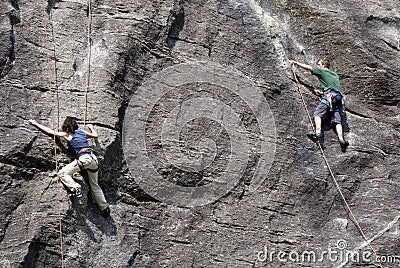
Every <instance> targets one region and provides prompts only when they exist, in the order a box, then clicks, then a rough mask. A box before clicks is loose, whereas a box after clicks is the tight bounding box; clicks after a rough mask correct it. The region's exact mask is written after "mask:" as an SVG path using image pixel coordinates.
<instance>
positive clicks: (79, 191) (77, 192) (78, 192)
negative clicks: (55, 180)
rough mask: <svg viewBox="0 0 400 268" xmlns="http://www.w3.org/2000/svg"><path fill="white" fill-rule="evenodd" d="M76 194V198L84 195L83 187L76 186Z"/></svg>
mask: <svg viewBox="0 0 400 268" xmlns="http://www.w3.org/2000/svg"><path fill="white" fill-rule="evenodd" d="M74 195H75V197H76V198H81V197H82V192H81V189H80V188H76V190H75V194H74Z"/></svg>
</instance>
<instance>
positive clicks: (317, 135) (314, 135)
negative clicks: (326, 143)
mask: <svg viewBox="0 0 400 268" xmlns="http://www.w3.org/2000/svg"><path fill="white" fill-rule="evenodd" d="M307 137H308V138H309V139H310V140H312V141H313V142H317V141H319V140H320V138H321V133H314V132H311V133H307Z"/></svg>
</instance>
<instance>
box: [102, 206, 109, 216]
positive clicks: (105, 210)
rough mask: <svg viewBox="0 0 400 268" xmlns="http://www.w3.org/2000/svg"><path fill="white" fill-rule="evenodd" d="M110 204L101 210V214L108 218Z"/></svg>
mask: <svg viewBox="0 0 400 268" xmlns="http://www.w3.org/2000/svg"><path fill="white" fill-rule="evenodd" d="M110 212H111V211H110V206H108V207H106V208H105V209H103V210H102V211H100V214H101V216H103V217H104V218H108V217H110Z"/></svg>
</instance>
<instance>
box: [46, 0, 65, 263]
mask: <svg viewBox="0 0 400 268" xmlns="http://www.w3.org/2000/svg"><path fill="white" fill-rule="evenodd" d="M42 9H43V24H44V32H45V40H46V51H47V73H48V83H49V89H50V102H51V103H52V107H51V113H52V119H51V121H52V128H53V130H54V131H56V126H55V103H54V100H53V90H52V88H53V83H52V72H51V65H50V62H51V61H50V53H49V37H48V33H47V14H46V5H45V1H44V0H42ZM50 12H51V11H50ZM50 22H51V15H50ZM51 27H52V29H51V32H52V42H53V44H54V31H53V26H51ZM54 69H55V75H57V65H56V57H55V46H54ZM56 89H57V92H56V97H57V108H58V124H57V128H58V126H59V118H60V115H59V114H60V112H59V97H58V86H57V77H56ZM53 146H54V159H55V165H56V170H55V171H56V182H57V187H58V192H57V207H58V223H59V232H60V251H61V267H62V268H63V267H64V250H63V233H62V218H61V204H60V195H61V193H60V192H61V187H60V179H59V176H58V169H59V165H58V157H57V143H56V135H55V134H54V135H53Z"/></svg>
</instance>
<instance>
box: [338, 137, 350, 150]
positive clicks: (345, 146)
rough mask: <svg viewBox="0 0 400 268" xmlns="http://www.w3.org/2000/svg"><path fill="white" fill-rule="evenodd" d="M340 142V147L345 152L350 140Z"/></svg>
mask: <svg viewBox="0 0 400 268" xmlns="http://www.w3.org/2000/svg"><path fill="white" fill-rule="evenodd" d="M339 143H340V149H342V152H343V153H345V152H346V150H347V147H348V146H349V142H348V141H345V140H339Z"/></svg>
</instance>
